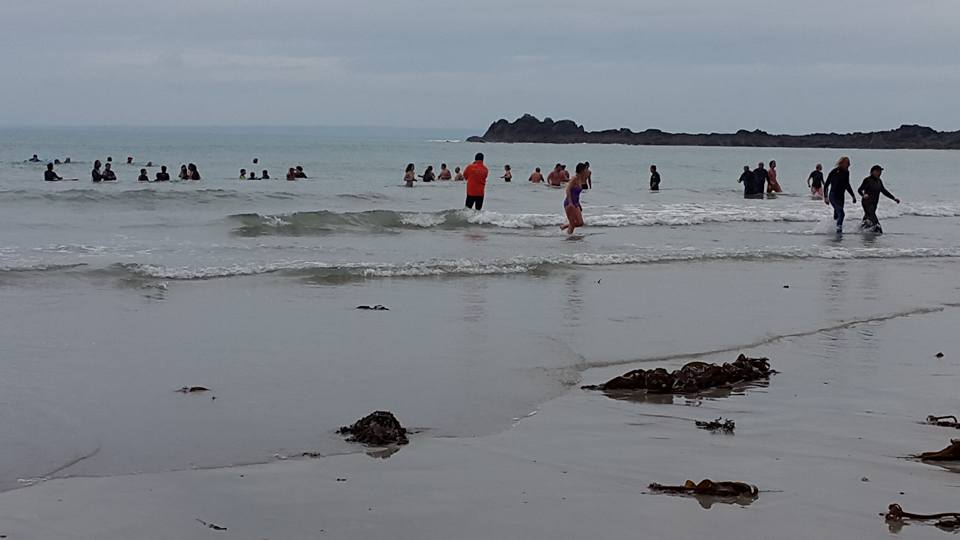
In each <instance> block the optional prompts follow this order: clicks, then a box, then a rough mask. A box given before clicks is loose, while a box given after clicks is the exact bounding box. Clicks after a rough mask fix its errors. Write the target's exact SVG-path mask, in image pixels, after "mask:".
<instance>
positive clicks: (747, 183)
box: [737, 165, 757, 199]
mask: <svg viewBox="0 0 960 540" xmlns="http://www.w3.org/2000/svg"><path fill="white" fill-rule="evenodd" d="M737 182H739V183H741V184H743V198H744V199H753V198H755V197H756V196H757V192H756V180H755V179H754V177H753V171H751V170H750V166H749V165H744V166H743V174H741V175H740V179H739V180H737Z"/></svg>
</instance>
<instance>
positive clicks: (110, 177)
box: [102, 163, 117, 182]
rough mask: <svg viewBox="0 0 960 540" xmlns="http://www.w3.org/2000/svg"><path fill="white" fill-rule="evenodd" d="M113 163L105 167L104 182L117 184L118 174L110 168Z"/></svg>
mask: <svg viewBox="0 0 960 540" xmlns="http://www.w3.org/2000/svg"><path fill="white" fill-rule="evenodd" d="M110 165H111V163H107V164H106V165H104V166H103V177H102V180H103V181H104V182H116V181H117V173H115V172H113V169H111V168H110Z"/></svg>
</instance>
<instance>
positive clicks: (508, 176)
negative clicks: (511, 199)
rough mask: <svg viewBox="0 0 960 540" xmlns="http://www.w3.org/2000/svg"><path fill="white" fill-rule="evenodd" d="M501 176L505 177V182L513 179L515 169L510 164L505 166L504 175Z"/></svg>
mask: <svg viewBox="0 0 960 540" xmlns="http://www.w3.org/2000/svg"><path fill="white" fill-rule="evenodd" d="M500 178H503V181H504V182H512V181H513V171H511V170H510V165H509V164H507V165H504V166H503V176H501V177H500Z"/></svg>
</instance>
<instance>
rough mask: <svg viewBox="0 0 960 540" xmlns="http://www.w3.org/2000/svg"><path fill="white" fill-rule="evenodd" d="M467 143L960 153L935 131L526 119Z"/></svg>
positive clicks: (952, 137)
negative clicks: (687, 128)
mask: <svg viewBox="0 0 960 540" xmlns="http://www.w3.org/2000/svg"><path fill="white" fill-rule="evenodd" d="M467 142H478V143H551V144H581V143H590V144H628V145H646V146H740V147H771V148H860V149H888V150H893V149H918V150H919V149H923V150H960V131H937V130H935V129H933V128H930V127H926V126H918V125H902V126H900V127H899V128H897V129H894V130H890V131H872V132H868V133H859V132H857V133H845V134H841V133H812V134H809V135H775V134H770V133H767V132H765V131H761V130H754V131H747V130H743V129H741V130H740V131H737V132H736V133H695V134H692V133H668V132H665V131H661V130H659V129H647V130H645V131H641V132H634V131H631V130H629V129H627V128H621V129H607V130H603V131H587V130H585V129H584V128H583V126H582V125H579V124H577V123H576V122H574V121H573V120H557V121H554V120H553V119H551V118H544V119H543V120H540V119H538V118H536V117H535V116H533V115H530V114H525V115H523V116H521V117H520V118H518V119H516V120H515V121H513V122H510V121H507V120H505V119H500V120H497V121H496V122H494V123H493V124H491V125H490V127H489V128H487V132H486V133H484V134H483V136H482V137H469V138H468V139H467Z"/></svg>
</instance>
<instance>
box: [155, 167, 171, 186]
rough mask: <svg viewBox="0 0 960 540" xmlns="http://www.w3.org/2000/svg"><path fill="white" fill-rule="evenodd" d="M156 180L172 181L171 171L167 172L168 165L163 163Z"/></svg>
mask: <svg viewBox="0 0 960 540" xmlns="http://www.w3.org/2000/svg"><path fill="white" fill-rule="evenodd" d="M154 181H155V182H169V181H170V173H168V172H167V166H166V165H162V166H161V167H160V172H158V173H157V176H156V180H154Z"/></svg>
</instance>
